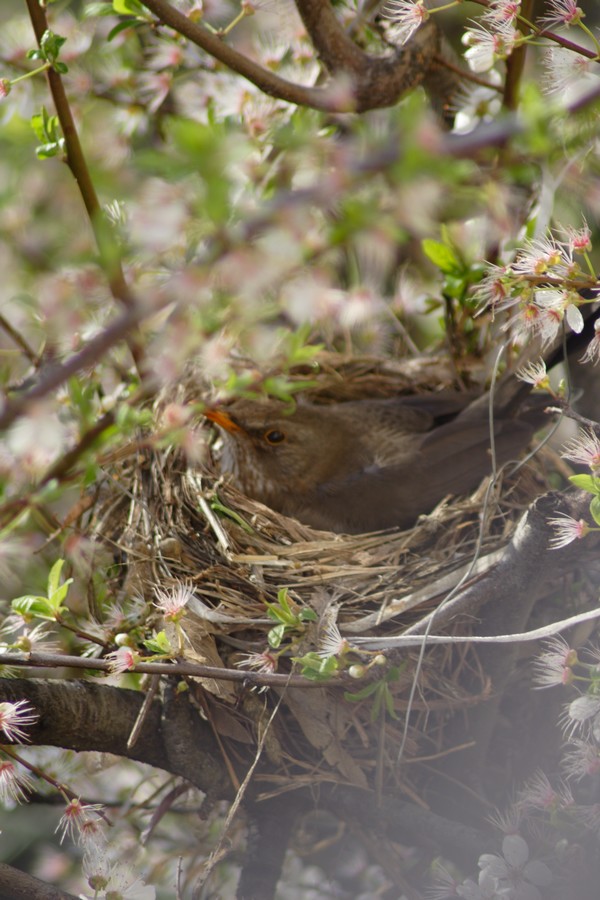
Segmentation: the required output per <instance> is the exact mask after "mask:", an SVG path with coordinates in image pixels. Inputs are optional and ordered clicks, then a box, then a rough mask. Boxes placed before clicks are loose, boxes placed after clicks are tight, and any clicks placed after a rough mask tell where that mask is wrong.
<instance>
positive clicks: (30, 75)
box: [10, 62, 50, 87]
mask: <svg viewBox="0 0 600 900" xmlns="http://www.w3.org/2000/svg"><path fill="white" fill-rule="evenodd" d="M49 68H50V63H49V62H45V63H44V65H43V66H39V67H38V68H37V69H32V70H31V72H25V74H24V75H19V76H18V77H17V78H11V79H10V86H11V87H12V86H13V84H18V83H19V81H25V80H26V79H27V78H33V76H34V75H40V74H41V73H42V72H45V71H46V70H47V69H49Z"/></svg>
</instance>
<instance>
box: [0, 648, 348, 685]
mask: <svg viewBox="0 0 600 900" xmlns="http://www.w3.org/2000/svg"><path fill="white" fill-rule="evenodd" d="M0 665H6V666H11V667H12V668H25V669H28V668H35V669H37V668H40V669H65V668H67V669H89V670H91V671H99V672H110V671H111V669H112V667H113V664H112V662H111V661H110V660H106V659H100V658H97V657H90V658H87V657H85V658H84V657H81V656H67V655H66V654H62V653H31V654H29V655H28V656H27V657H23V656H17V655H16V654H14V653H0ZM127 671H128V672H138V673H144V674H149V675H172V676H175V677H181V676H183V675H194V676H196V677H197V678H214V679H215V680H220V681H233V682H237V683H238V684H248V685H257V686H263V685H267V686H270V687H286V686H290V687H301V688H321V690H322V689H323V684H322V683H320V682H316V681H311V680H310V679H309V678H304V677H303V676H302V675H275V674H273V675H268V674H266V673H261V672H244V671H240V670H239V669H225V668H221V667H219V666H202V665H199V664H198V663H192V662H186V661H185V660H178V661H176V662H172V663H156V662H140V663H138V664H137V665H136V666H134V668H132V669H128V670H127ZM349 685H352V686H354V687H356V682H355V681H352V680H351V679H343V680H342V679H339V680H336V681H332V682H328V684H327V688H328V690H329V689H331V688H335V687H337V688H343V689H345V690H347V689H348V687H349Z"/></svg>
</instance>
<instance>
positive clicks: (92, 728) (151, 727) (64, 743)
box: [0, 678, 231, 797]
mask: <svg viewBox="0 0 600 900" xmlns="http://www.w3.org/2000/svg"><path fill="white" fill-rule="evenodd" d="M0 697H1V699H2V700H3V701H8V702H10V703H16V702H17V701H18V700H27V701H28V702H29V703H31V705H32V706H33V707H34V708H35V710H36V711H37V712H38V713H39V716H40V718H39V720H38V721H37V723H36V724H35V725H33V726H32V727H31V728H28V730H27V733H28V736H29V737H30V739H31V742H32V743H33V744H36V745H42V746H52V747H64V748H65V749H67V750H76V751H82V750H97V751H100V752H104V753H114V754H116V755H117V756H124V757H126V758H128V759H136V760H138V761H139V762H143V763H147V764H148V765H151V766H155V767H156V768H159V769H165V771H168V772H171V773H172V774H174V775H180V776H181V777H183V778H185V779H186V780H187V781H189V782H191V783H192V784H194V785H195V786H196V787H197V788H199V789H200V790H201V791H204V792H205V793H208V794H210V795H211V796H218V797H226V796H229V795H230V794H231V787H230V783H229V781H228V780H227V779H226V777H225V775H224V772H223V769H222V768H221V765H220V763H219V760H220V751H219V748H218V746H217V743H216V741H215V739H214V737H213V734H212V731H211V729H210V726H209V725H208V724H207V723H206V722H204V721H203V720H202V719H201V717H200V716H199V715H196V714H194V715H191V716H188V717H187V718H184V719H182V717H181V716H178V718H177V728H176V729H171V728H170V727H164V724H163V721H162V715H163V705H162V703H161V702H160V700H155V701H154V703H152V704H151V705H150V708H149V710H148V712H147V715H146V718H145V720H144V723H143V725H142V728H141V732H140V736H139V738H138V740H137V741H136V743H135V744H134V746H133V747H132V748H128V747H127V740H128V738H129V735H130V734H131V731H132V729H133V726H134V724H135V722H136V719H137V717H138V714H139V711H140V708H141V706H142V703H143V701H144V694H143V693H141V692H138V691H129V690H125V689H122V688H114V687H106V686H104V685H98V684H90V683H87V682H83V681H38V680H36V679H20V678H7V679H0ZM176 703H177V704H179V705H180V706H184V705H185V706H189V699H188V697H187V695H186V694H180V695H179V697H178V698H177V701H176ZM182 722H185V726H186V728H185V732H184V731H183V728H182ZM168 724H169V723H168V721H167V725H168ZM175 731H176V734H175ZM174 741H176V742H177V745H181V744H182V743H183V744H185V746H186V754H185V756H182V755H181V754H180V753H174V752H172V750H171V745H172V744H173V742H174Z"/></svg>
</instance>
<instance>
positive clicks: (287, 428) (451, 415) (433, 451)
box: [204, 377, 547, 533]
mask: <svg viewBox="0 0 600 900" xmlns="http://www.w3.org/2000/svg"><path fill="white" fill-rule="evenodd" d="M501 393H502V392H501V391H500V390H499V391H498V397H500V394H501ZM527 393H528V389H527V388H526V387H525V385H523V384H519V383H518V382H516V380H515V379H514V377H513V378H512V387H511V388H510V390H509V394H511V396H509V398H508V399H507V400H504V401H503V402H500V400H497V401H496V403H495V407H494V438H495V445H496V454H497V459H498V462H499V463H503V462H506V461H507V460H509V459H512V458H514V457H516V456H517V455H518V454H519V453H520V452H521V451H522V450H523V448H524V447H525V446H526V445H527V443H528V442H529V440H530V438H531V436H532V434H533V432H534V430H535V429H536V428H537V427H539V425H540V422H541V421H543V417H541V416H540V407H541V404H540V403H539V402H536V401H537V400H539V399H540V398H539V397H530V398H529V400H528V401H527V402H526V403H523V399H524V398H523V394H527ZM546 402H547V398H546V400H545V401H543V405H545V403H546ZM204 414H205V416H206V417H207V418H208V419H210V420H211V421H212V422H214V423H215V424H216V425H218V426H219V429H220V430H221V433H222V435H223V439H224V440H223V450H222V455H221V460H220V463H221V468H222V471H223V472H226V473H231V475H232V477H233V481H234V483H235V484H236V485H237V487H239V488H240V489H241V490H242V491H243V492H244V493H245V494H247V495H248V496H249V497H252V498H253V499H255V500H260V501H261V502H262V503H264V504H266V505H267V506H270V507H271V508H272V509H275V510H277V511H278V512H280V513H283V514H284V515H287V516H294V517H296V518H297V519H299V520H300V521H301V522H304V523H305V524H307V525H312V526H313V527H314V528H321V529H326V530H329V531H337V532H345V533H357V532H366V531H377V530H380V529H384V528H390V527H393V526H397V527H409V526H411V525H412V524H413V523H414V522H415V520H416V519H417V518H418V516H419V515H420V514H422V513H426V512H430V511H431V510H432V509H433V507H434V506H436V505H437V503H439V502H440V501H441V500H442V499H443V498H444V497H446V496H447V495H450V494H452V495H455V494H464V493H466V492H468V491H471V490H474V489H475V488H476V487H477V485H478V484H479V482H480V481H481V479H482V478H483V477H484V476H485V475H488V474H489V473H490V471H491V456H490V426H489V411H488V395H484V396H482V397H479V398H478V399H476V400H473V395H472V394H468V393H464V392H463V393H461V392H444V393H441V394H422V395H416V396H413V397H396V398H392V399H371V400H368V399H367V400H355V401H349V402H345V403H336V404H332V405H330V406H316V405H313V404H310V403H308V402H302V401H300V402H298V404H297V406H296V407H295V409H293V410H290V407H289V406H287V407H286V406H285V404H283V403H281V402H278V401H275V400H271V401H265V402H261V401H250V400H234V401H233V402H231V403H230V404H228V405H227V406H222V407H215V408H211V409H208V410H206V411H205V413H204Z"/></svg>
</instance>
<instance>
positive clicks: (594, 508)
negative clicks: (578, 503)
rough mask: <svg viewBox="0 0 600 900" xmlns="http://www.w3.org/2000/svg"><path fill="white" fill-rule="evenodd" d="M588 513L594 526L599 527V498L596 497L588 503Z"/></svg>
mask: <svg viewBox="0 0 600 900" xmlns="http://www.w3.org/2000/svg"><path fill="white" fill-rule="evenodd" d="M590 513H591V514H592V517H593V519H594V522H595V523H596V525H600V497H598V496H596V497H594V499H593V500H592V502H591V503H590Z"/></svg>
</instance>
